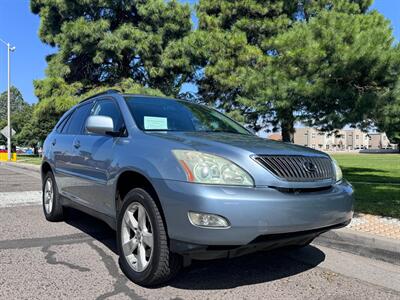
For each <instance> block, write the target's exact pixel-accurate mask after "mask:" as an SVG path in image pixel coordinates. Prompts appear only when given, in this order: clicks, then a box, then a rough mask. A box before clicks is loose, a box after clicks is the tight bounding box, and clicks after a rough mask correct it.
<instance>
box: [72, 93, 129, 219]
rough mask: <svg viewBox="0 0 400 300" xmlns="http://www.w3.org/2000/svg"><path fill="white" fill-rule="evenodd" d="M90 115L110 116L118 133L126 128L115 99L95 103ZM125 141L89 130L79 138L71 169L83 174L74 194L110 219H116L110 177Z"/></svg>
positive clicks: (84, 131)
mask: <svg viewBox="0 0 400 300" xmlns="http://www.w3.org/2000/svg"><path fill="white" fill-rule="evenodd" d="M90 115H92V116H96V115H97V116H108V117H111V118H112V119H113V122H114V131H116V132H117V131H120V130H121V129H122V128H123V127H124V122H123V119H122V115H121V113H120V110H119V108H118V106H117V103H115V102H114V100H113V99H109V98H107V99H100V100H97V101H95V104H94V105H93V108H92V109H91V112H90ZM120 139H121V137H113V136H110V135H98V134H93V133H90V132H88V131H87V130H86V129H84V130H83V132H82V133H81V134H80V135H76V137H75V141H74V145H76V146H75V147H74V154H73V156H72V160H71V166H72V168H73V169H74V173H76V174H79V175H78V177H79V179H78V181H79V182H77V185H76V186H75V187H74V194H76V195H77V196H78V197H79V198H81V199H84V201H85V202H86V203H88V205H89V207H91V208H93V209H95V210H96V211H99V212H101V213H104V214H107V215H113V214H114V212H113V208H114V201H115V199H114V196H113V195H114V191H113V189H112V188H111V186H110V185H109V179H110V173H111V172H112V169H113V167H115V166H113V162H114V161H115V159H114V157H115V154H114V153H115V148H116V147H117V146H118V145H119V141H120Z"/></svg>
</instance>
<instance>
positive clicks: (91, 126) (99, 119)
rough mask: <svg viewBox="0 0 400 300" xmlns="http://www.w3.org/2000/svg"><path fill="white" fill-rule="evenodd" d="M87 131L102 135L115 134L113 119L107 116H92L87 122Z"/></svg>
mask: <svg viewBox="0 0 400 300" xmlns="http://www.w3.org/2000/svg"><path fill="white" fill-rule="evenodd" d="M86 130H87V131H88V132H90V133H96V134H101V135H106V134H110V133H113V132H114V122H113V119H111V118H110V117H107V116H90V117H89V118H88V119H87V121H86Z"/></svg>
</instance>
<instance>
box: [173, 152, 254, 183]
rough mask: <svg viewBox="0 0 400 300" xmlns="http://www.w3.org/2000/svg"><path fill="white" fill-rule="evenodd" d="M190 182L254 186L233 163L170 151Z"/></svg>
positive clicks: (195, 154)
mask: <svg viewBox="0 0 400 300" xmlns="http://www.w3.org/2000/svg"><path fill="white" fill-rule="evenodd" d="M172 153H174V155H175V157H176V159H177V160H178V161H179V163H180V164H181V166H182V168H183V170H184V171H185V173H186V177H187V180H188V181H190V182H197V183H206V184H226V185H244V186H254V182H253V179H252V178H251V177H250V175H249V174H248V173H247V172H246V171H245V170H243V169H242V168H240V167H238V166H237V165H235V164H234V163H233V162H231V161H229V160H227V159H225V158H222V157H219V156H216V155H211V154H207V153H202V152H198V151H190V150H172Z"/></svg>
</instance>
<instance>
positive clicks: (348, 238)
mask: <svg viewBox="0 0 400 300" xmlns="http://www.w3.org/2000/svg"><path fill="white" fill-rule="evenodd" d="M314 243H315V244H317V245H320V246H325V247H329V248H333V249H336V250H342V251H345V252H350V253H353V254H356V255H361V256H365V257H369V258H374V259H378V260H382V261H385V262H388V263H392V264H396V265H400V241H399V240H394V239H389V238H385V237H381V236H377V235H372V234H368V233H364V232H359V231H354V230H350V229H347V228H343V229H337V230H332V231H328V232H326V233H324V234H321V235H320V236H319V237H317V238H316V239H315V240H314Z"/></svg>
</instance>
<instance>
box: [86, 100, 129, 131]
mask: <svg viewBox="0 0 400 300" xmlns="http://www.w3.org/2000/svg"><path fill="white" fill-rule="evenodd" d="M90 115H91V116H106V117H110V118H111V119H113V122H114V131H115V132H118V131H120V130H121V129H122V128H123V127H124V122H123V119H122V116H121V113H120V111H119V109H118V107H117V104H115V103H114V101H112V100H100V101H99V102H97V103H96V104H95V105H94V106H93V108H92V111H91V113H90Z"/></svg>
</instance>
